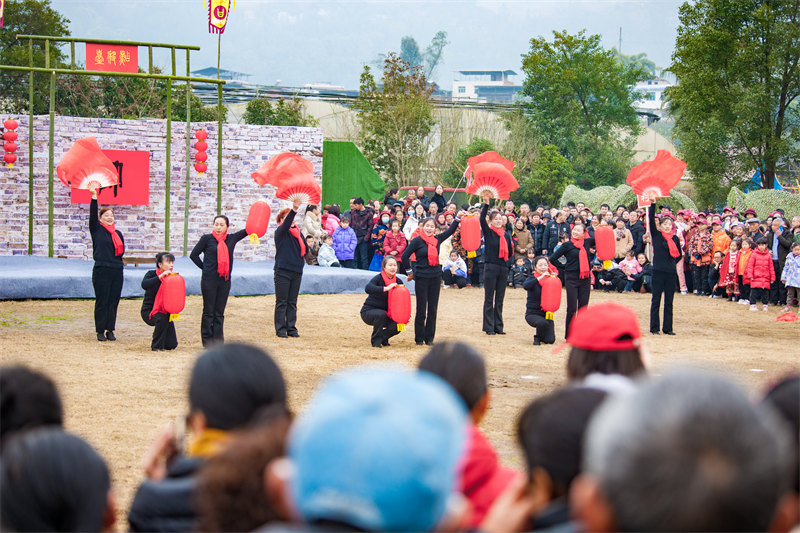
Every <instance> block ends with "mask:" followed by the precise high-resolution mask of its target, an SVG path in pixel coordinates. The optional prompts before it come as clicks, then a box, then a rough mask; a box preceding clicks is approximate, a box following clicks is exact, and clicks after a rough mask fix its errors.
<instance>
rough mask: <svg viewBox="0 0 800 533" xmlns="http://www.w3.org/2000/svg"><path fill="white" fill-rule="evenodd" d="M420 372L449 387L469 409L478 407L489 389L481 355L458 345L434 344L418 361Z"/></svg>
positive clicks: (462, 345) (468, 346)
mask: <svg viewBox="0 0 800 533" xmlns="http://www.w3.org/2000/svg"><path fill="white" fill-rule="evenodd" d="M419 369H420V370H424V371H426V372H430V373H431V374H435V375H437V376H439V377H440V378H442V379H443V380H445V381H446V382H447V383H448V384H450V386H451V387H453V389H455V391H456V394H458V395H459V396H460V397H461V399H462V400H464V404H465V405H466V407H467V409H469V410H472V408H474V407H475V406H476V405H477V404H478V402H479V401H480V400H481V398H483V396H484V395H485V394H486V390H487V388H488V385H487V382H486V363H485V362H484V359H483V355H481V354H480V353H479V352H478V350H476V349H475V348H473V347H472V346H470V345H468V344H464V343H461V342H437V343H436V344H435V345H434V346H433V348H431V349H430V351H429V352H428V353H427V355H425V357H423V358H422V360H421V361H420V362H419Z"/></svg>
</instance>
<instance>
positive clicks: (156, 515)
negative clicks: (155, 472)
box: [128, 457, 204, 532]
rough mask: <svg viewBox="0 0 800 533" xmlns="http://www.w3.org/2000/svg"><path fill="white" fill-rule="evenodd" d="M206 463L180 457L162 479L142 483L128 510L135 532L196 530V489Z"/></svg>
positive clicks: (129, 521) (130, 522) (194, 458)
mask: <svg viewBox="0 0 800 533" xmlns="http://www.w3.org/2000/svg"><path fill="white" fill-rule="evenodd" d="M203 462H204V461H203V459H201V458H198V457H179V458H177V459H175V461H173V463H172V464H171V465H170V466H169V469H168V470H167V477H166V478H164V479H163V480H162V481H150V480H147V481H145V482H144V483H142V484H141V485H140V486H139V489H138V490H137V491H136V496H134V497H133V503H132V504H131V509H130V511H129V512H128V523H129V524H130V526H131V531H155V532H161V531H194V528H195V521H196V517H197V511H196V510H195V506H194V489H195V486H196V484H197V475H196V474H197V472H198V470H199V468H200V466H201V465H202V464H203Z"/></svg>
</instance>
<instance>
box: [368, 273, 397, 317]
mask: <svg viewBox="0 0 800 533" xmlns="http://www.w3.org/2000/svg"><path fill="white" fill-rule="evenodd" d="M394 280H395V281H396V282H397V284H398V285H402V284H403V280H402V279H400V278H398V277H397V276H395V277H394ZM385 287H386V284H385V283H384V282H383V277H382V276H381V275H380V274H378V275H377V276H375V277H374V278H372V279H371V280H369V282H368V283H367V286H366V287H364V292H366V293H367V294H368V295H369V296H367V299H366V300H365V301H364V306H363V307H362V310H363V309H365V308H367V309H383V310H384V311H387V310H388V309H389V292H388V291H384V290H383V289H384V288H385Z"/></svg>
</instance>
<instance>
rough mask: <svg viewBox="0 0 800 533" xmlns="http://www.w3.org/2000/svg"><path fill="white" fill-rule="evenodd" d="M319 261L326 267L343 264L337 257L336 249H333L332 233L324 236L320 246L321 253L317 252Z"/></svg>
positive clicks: (320, 264)
mask: <svg viewBox="0 0 800 533" xmlns="http://www.w3.org/2000/svg"><path fill="white" fill-rule="evenodd" d="M317 263H319V266H324V267H340V266H342V265H341V263H339V260H338V259H337V257H336V251H335V250H334V249H333V237H331V236H330V235H326V236H325V237H323V242H322V245H321V246H320V247H319V253H317Z"/></svg>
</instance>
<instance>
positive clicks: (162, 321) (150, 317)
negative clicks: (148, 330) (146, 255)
mask: <svg viewBox="0 0 800 533" xmlns="http://www.w3.org/2000/svg"><path fill="white" fill-rule="evenodd" d="M174 264H175V256H174V255H172V254H170V253H167V252H161V253H159V254H156V269H155V270H148V271H147V273H146V274H145V275H144V279H143V280H142V288H143V289H144V300H143V301H142V320H144V322H145V324H147V325H148V326H155V329H154V330H153V342H151V343H150V349H151V350H153V351H154V352H157V351H161V350H174V349H175V348H177V347H178V336H177V335H176V334H175V322H171V321H170V319H169V314H168V313H166V312H165V311H164V310H163V309H162V308H161V302H159V303H158V306H157V307H158V308H156V309H154V307H156V300H157V299H158V298H157V296H158V291H159V290H160V289H161V280H162V279H164V277H166V276H169V275H170V274H171V273H172V267H173V265H174Z"/></svg>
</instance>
